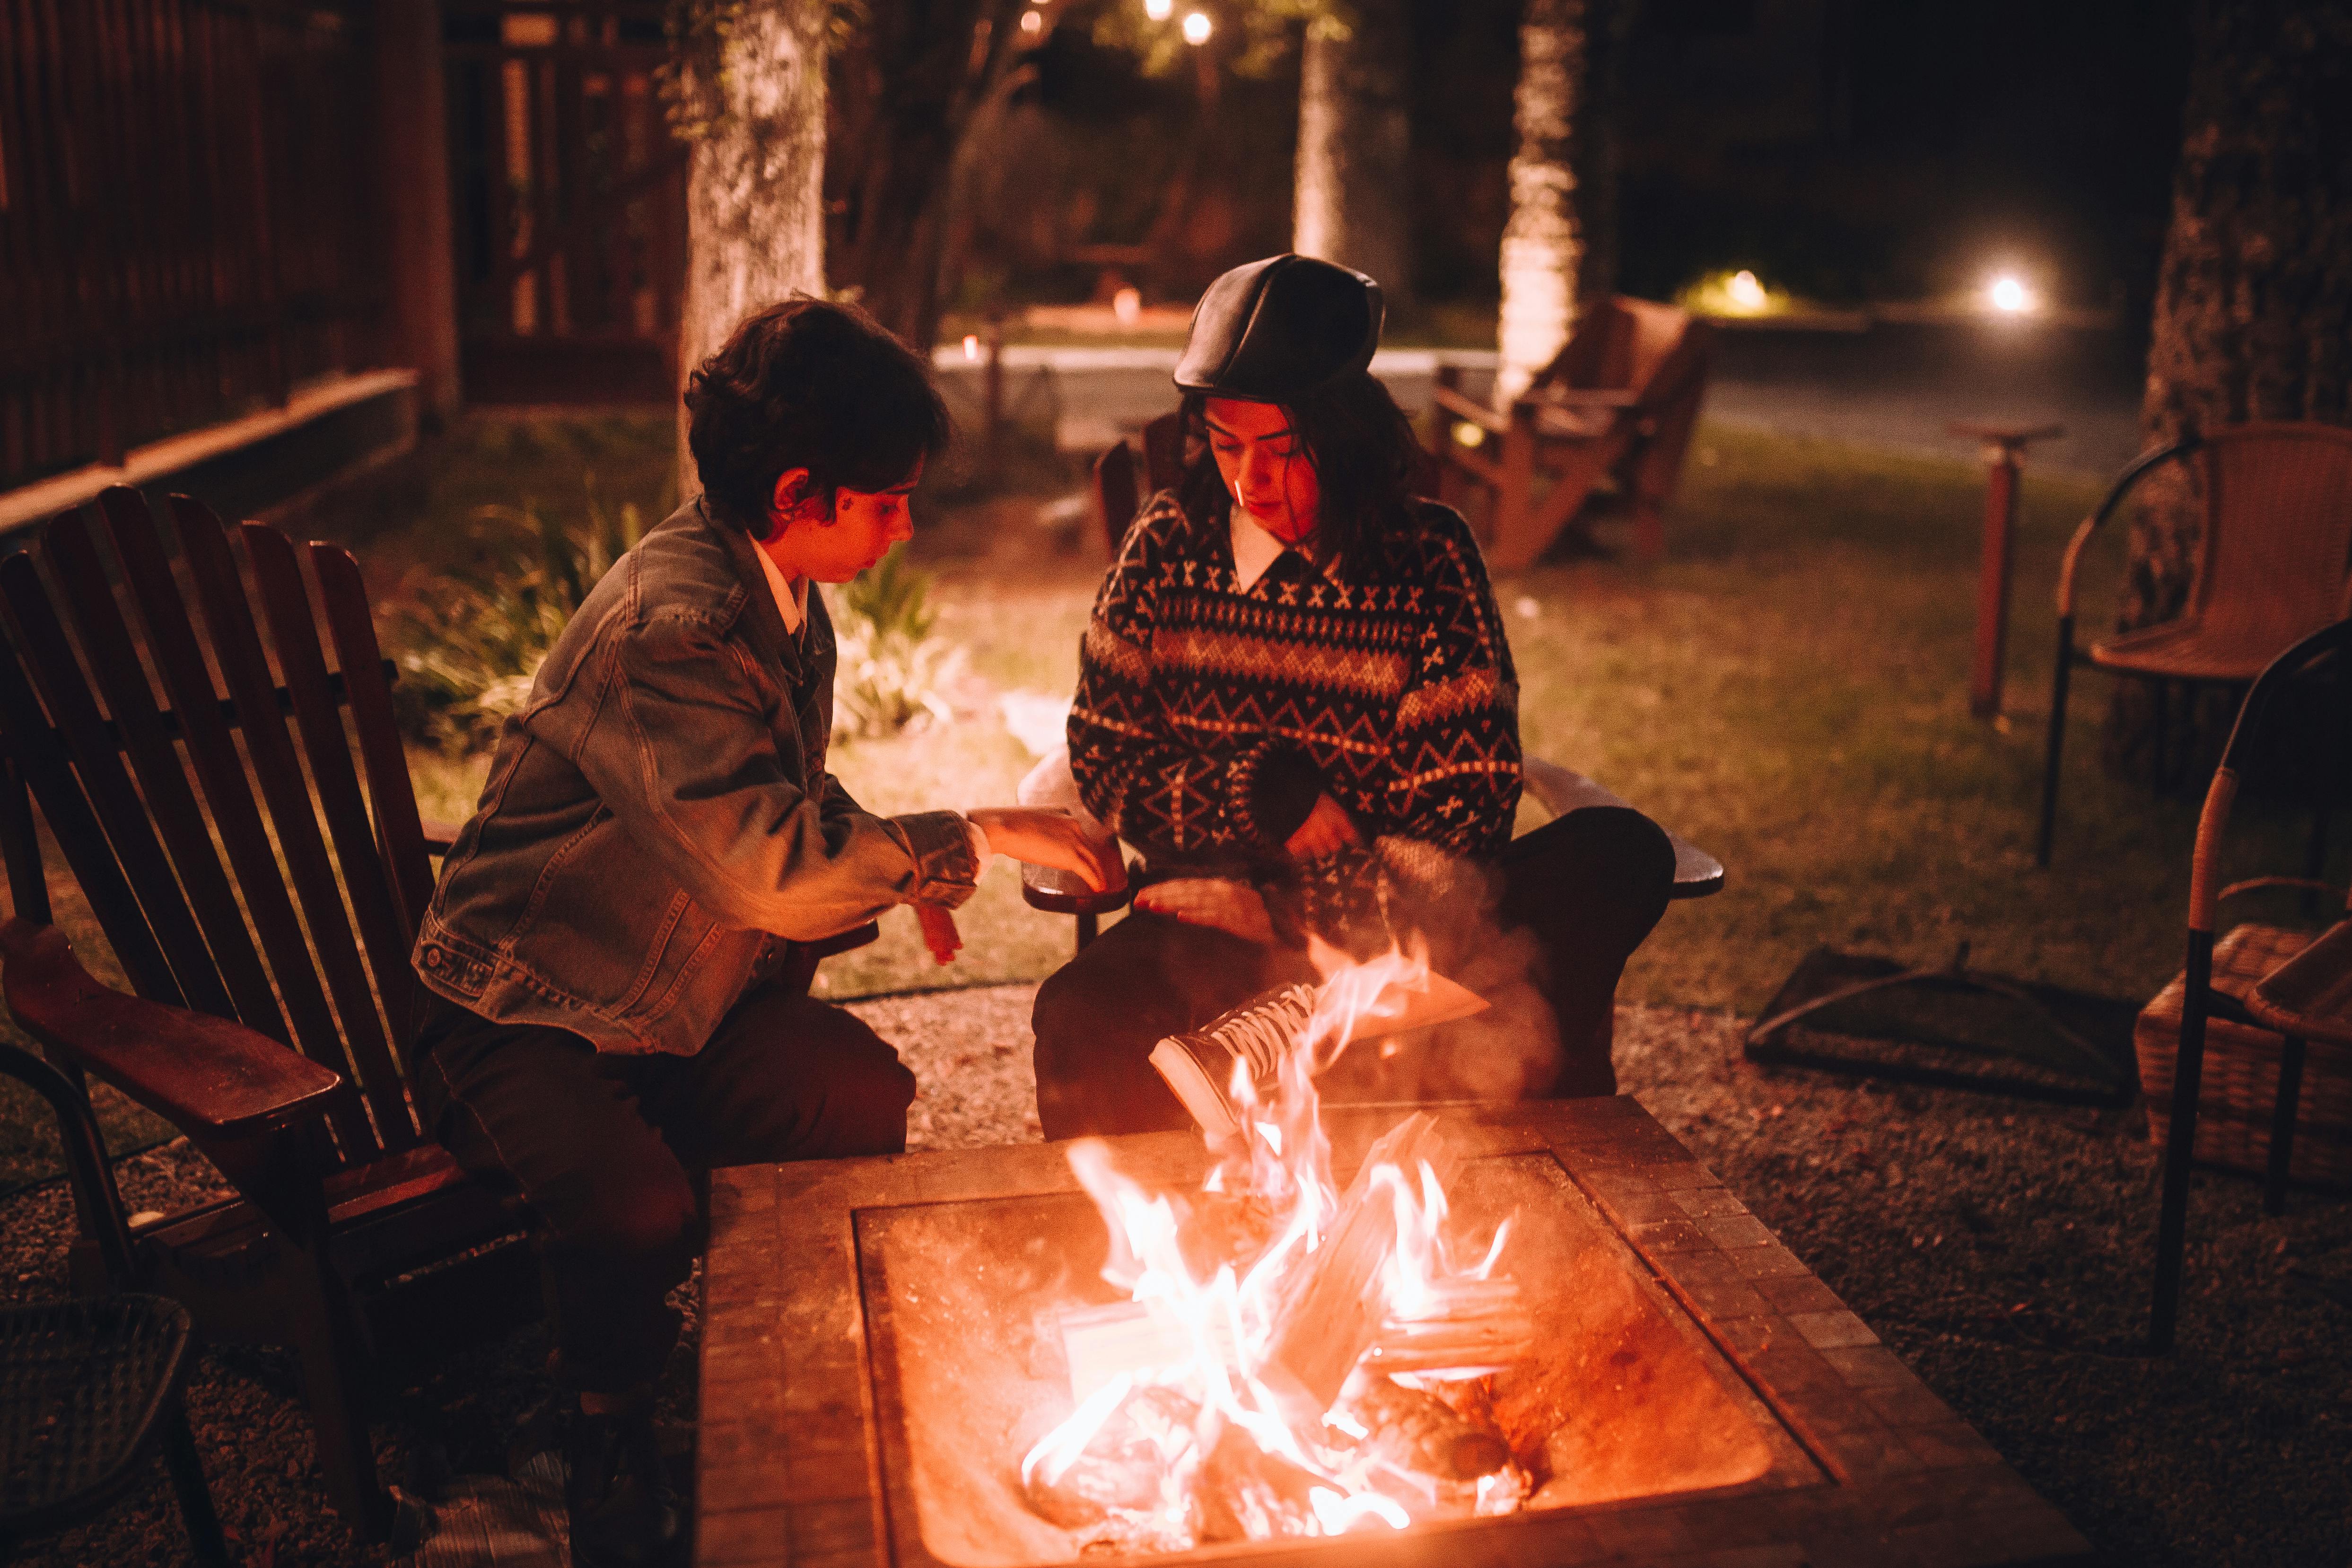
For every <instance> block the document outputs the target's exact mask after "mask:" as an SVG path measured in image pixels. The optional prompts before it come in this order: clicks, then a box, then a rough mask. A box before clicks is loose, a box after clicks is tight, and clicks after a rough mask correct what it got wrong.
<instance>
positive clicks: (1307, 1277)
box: [1260, 1110, 1454, 1418]
mask: <svg viewBox="0 0 2352 1568" xmlns="http://www.w3.org/2000/svg"><path fill="white" fill-rule="evenodd" d="M1424 1163H1426V1164H1428V1165H1429V1166H1430V1167H1431V1168H1432V1169H1433V1170H1434V1171H1435V1172H1436V1173H1437V1179H1438V1182H1439V1184H1441V1185H1443V1184H1444V1183H1445V1181H1446V1180H1447V1178H1448V1177H1449V1176H1450V1175H1451V1173H1452V1171H1453V1167H1454V1159H1453V1156H1452V1154H1451V1153H1450V1152H1449V1151H1448V1150H1447V1149H1446V1147H1445V1142H1444V1139H1443V1138H1442V1137H1441V1136H1440V1135H1439V1133H1438V1131H1437V1119H1436V1118H1435V1117H1433V1116H1431V1115H1430V1114H1429V1113H1428V1112H1427V1111H1425V1110H1423V1111H1415V1112H1414V1113H1413V1114H1412V1115H1411V1116H1408V1117H1406V1118H1405V1119H1404V1120H1403V1121H1400V1122H1398V1123H1397V1124H1396V1125H1395V1126H1394V1127H1392V1128H1391V1129H1390V1130H1389V1131H1388V1132H1387V1133H1386V1134H1385V1135H1383V1136H1382V1137H1381V1140H1380V1142H1377V1143H1375V1144H1373V1145H1372V1148H1371V1152H1370V1153H1368V1154H1366V1155H1365V1156H1364V1163H1363V1165H1362V1166H1361V1167H1360V1169H1358V1171H1357V1172H1356V1179H1355V1180H1354V1181H1352V1182H1350V1183H1349V1184H1348V1192H1347V1195H1346V1196H1345V1197H1344V1198H1342V1199H1341V1200H1340V1202H1339V1212H1338V1214H1337V1215H1335V1216H1334V1218H1333V1220H1332V1224H1331V1228H1330V1229H1329V1230H1328V1232H1326V1233H1325V1235H1324V1237H1323V1245H1322V1246H1321V1247H1318V1248H1316V1250H1315V1251H1313V1252H1311V1253H1309V1254H1308V1255H1307V1258H1305V1259H1304V1260H1303V1261H1302V1262H1301V1263H1300V1265H1299V1266H1298V1268H1297V1271H1296V1272H1295V1274H1294V1276H1293V1278H1292V1279H1291V1281H1290V1283H1289V1286H1288V1289H1286V1291H1285V1294H1284V1296H1283V1300H1282V1303H1281V1306H1280V1309H1279V1310H1278V1311H1277V1313H1276V1324H1277V1326H1276V1329H1275V1331H1274V1339H1273V1344H1272V1347H1271V1350H1270V1352H1269V1353H1268V1355H1267V1357H1266V1360H1265V1366H1264V1367H1263V1369H1262V1370H1261V1372H1260V1376H1261V1377H1262V1378H1263V1379H1264V1380H1265V1384H1266V1385H1267V1386H1268V1387H1270V1388H1272V1389H1274V1390H1275V1392H1276V1394H1277V1395H1278V1396H1279V1397H1281V1398H1282V1399H1283V1401H1284V1402H1285V1403H1286V1404H1289V1405H1296V1406H1297V1409H1298V1411H1299V1412H1300V1413H1302V1414H1304V1415H1307V1416H1308V1417H1309V1418H1312V1417H1316V1416H1320V1415H1322V1413H1323V1412H1324V1411H1326V1410H1328V1409H1330V1408H1331V1405H1332V1402H1333V1401H1334V1400H1336V1399H1338V1398H1339V1389H1340V1386H1341V1385H1342V1384H1345V1383H1346V1382H1347V1381H1348V1374H1349V1373H1350V1372H1352V1371H1354V1370H1355V1366H1356V1363H1357V1362H1359V1361H1360V1360H1361V1359H1363V1354H1364V1352H1366V1351H1367V1350H1369V1349H1370V1348H1371V1345H1372V1343H1373V1342H1374V1340H1375V1339H1377V1338H1378V1337H1379V1332H1380V1328H1381V1324H1380V1320H1379V1312H1380V1308H1379V1305H1378V1304H1377V1303H1376V1302H1375V1300H1374V1299H1373V1291H1372V1282H1373V1279H1374V1278H1375V1277H1376V1276H1377V1275H1378V1274H1379V1272H1380V1268H1381V1264H1382V1263H1383V1262H1385V1261H1386V1260H1387V1258H1388V1256H1389V1254H1390V1253H1391V1251H1392V1250H1394V1248H1395V1247H1396V1242H1397V1217H1396V1205H1395V1203H1394V1201H1393V1199H1392V1198H1391V1194H1390V1192H1389V1190H1388V1187H1387V1184H1386V1183H1385V1182H1384V1181H1383V1182H1375V1180H1374V1177H1375V1176H1376V1175H1377V1173H1379V1172H1380V1171H1381V1169H1382V1168H1384V1167H1393V1169H1394V1170H1395V1171H1396V1172H1397V1173H1400V1174H1401V1175H1402V1177H1403V1179H1404V1180H1405V1181H1407V1182H1409V1183H1411V1184H1413V1185H1414V1187H1415V1188H1416V1189H1418V1187H1419V1185H1420V1182H1421V1167H1422V1166H1423V1164H1424Z"/></svg>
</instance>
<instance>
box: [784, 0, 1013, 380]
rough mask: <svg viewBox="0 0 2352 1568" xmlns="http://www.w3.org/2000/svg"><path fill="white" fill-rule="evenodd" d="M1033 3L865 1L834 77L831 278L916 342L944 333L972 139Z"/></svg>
mask: <svg viewBox="0 0 2352 1568" xmlns="http://www.w3.org/2000/svg"><path fill="white" fill-rule="evenodd" d="M1026 8H1027V4H1026V0H899V3H898V4H894V5H876V6H872V7H870V8H869V11H868V15H867V20H866V25H865V26H863V27H862V28H860V29H859V31H858V34H857V37H856V41H855V42H854V43H852V44H851V45H850V46H849V47H848V48H847V49H846V50H845V53H844V56H843V58H842V61H841V70H840V72H839V75H838V78H837V82H836V85H837V87H838V89H839V92H840V97H841V103H840V113H839V115H838V117H837V118H836V121H835V131H836V132H837V136H836V140H835V144H834V167H833V169H832V171H831V177H830V179H828V181H827V182H826V183H827V184H828V185H829V186H830V187H831V189H832V191H833V195H834V208H835V219H834V224H833V228H832V234H831V242H832V243H831V251H830V256H831V260H832V275H833V280H834V283H835V287H838V288H853V289H856V290H857V296H858V302H859V303H860V304H862V305H864V306H865V307H866V310H870V311H872V312H873V314H874V317H875V319H876V320H877V321H880V322H881V323H882V324H883V325H884V326H886V327H887V328H889V329H890V330H891V331H894V332H896V333H898V336H900V337H901V338H903V339H905V340H906V341H907V342H908V345H909V346H911V347H913V348H915V349H917V350H919V351H920V352H924V353H929V350H930V348H931V345H932V343H933V342H935V341H936V340H937V339H938V337H939V329H940V261H941V258H942V256H943V254H944V252H945V249H946V244H947V236H948V232H949V227H950V211H949V208H950V203H951V201H952V199H953V195H954V192H955V189H956V181H955V179H954V174H955V171H956V166H957V162H958V159H959V156H960V155H961V153H963V152H964V149H965V144H966V141H967V139H968V138H969V137H971V136H972V135H973V134H975V133H976V132H980V131H981V128H982V127H983V126H984V125H986V124H988V123H991V122H992V117H990V116H988V115H985V114H983V112H982V111H983V110H985V109H986V108H988V107H989V106H990V105H992V103H996V102H997V101H998V100H999V99H1000V98H1001V97H1002V94H1001V92H1000V89H1002V88H1003V87H1004V86H1005V84H1006V79H1007V77H1008V75H1009V71H1010V67H1011V64H1012V61H1013V58H1014V55H1015V44H1016V42H1017V40H1018V39H1019V37H1020V36H1021V35H1020V26H1019V24H1020V20H1021V14H1022V12H1023V11H1024V9H1026Z"/></svg>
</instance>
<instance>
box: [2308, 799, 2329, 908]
mask: <svg viewBox="0 0 2352 1568" xmlns="http://www.w3.org/2000/svg"><path fill="white" fill-rule="evenodd" d="M2327 818H2328V810H2327V802H2326V800H2325V799H2324V798H2323V799H2322V800H2321V801H2320V802H2319V803H2318V804H2317V805H2314V806H2313V807H2312V808H2311V843H2310V845H2309V846H2308V847H2306V848H2305V850H2304V854H2303V875H2304V878H2305V880H2306V881H2313V882H2324V881H2326V880H2327ZM2318 914H2319V895H2318V894H2317V893H2315V892H2314V891H2312V890H2311V889H2308V888H2306V889H2304V892H2303V916H2304V919H2305V920H2314V919H2316V918H2317V917H2318Z"/></svg>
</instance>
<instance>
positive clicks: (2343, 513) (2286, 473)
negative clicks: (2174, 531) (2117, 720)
mask: <svg viewBox="0 0 2352 1568" xmlns="http://www.w3.org/2000/svg"><path fill="white" fill-rule="evenodd" d="M2173 462H2179V463H2182V464H2185V465H2189V467H2191V468H2192V469H2193V471H2194V474H2195V477H2196V479H2197V480H2198V481H2199V485H2200V489H2201V491H2202V494H2203V497H2204V503H2205V516H2204V527H2203V530H2202V539H2201V540H2200V545H2199V552H2198V560H2197V570H2196V575H2195V578H2194V580H2193V581H2192V582H2191V584H2190V585H2189V600H2188V603H2187V604H2186V605H2184V606H2183V607H2182V609H2181V612H2180V614H2179V615H2178V616H2174V617H2173V618H2172V619H2171V620H2168V621H2166V622H2164V623H2162V624H2161V625H2158V626H2143V627H2141V628H2140V629H2138V630H2137V631H2130V632H2124V633H2121V634H2119V635H2117V636H2116V637H2109V638H2107V639H2106V640H2105V641H2104V642H2096V643H2093V644H2092V645H2091V647H2090V648H2089V649H2088V650H2087V651H2083V650H2078V649H2077V648H2076V647H2074V598H2075V589H2074V578H2075V574H2076V573H2077V571H2078V570H2079V569H2080V567H2081V565H2082V561H2083V552H2084V549H2085V548H2086V547H2087V546H2088V545H2089V543H2090V542H2091V537H2092V535H2093V534H2095V533H2096V532H2097V531H2099V530H2100V528H2102V527H2103V526H2105V523H2106V521H2107V520H2108V519H2109V518H2110V517H2112V516H2114V515H2115V512H2116V509H2117V508H2118V507H2120V506H2121V505H2122V504H2123V502H2124V500H2125V499H2126V497H2127V496H2129V495H2130V494H2131V492H2132V491H2133V489H2135V488H2136V487H2137V485H2138V484H2139V482H2140V481H2141V480H2142V479H2146V478H2147V476H2148V475H2149V474H2151V473H2154V472H2155V471H2156V470H2157V469H2158V468H2163V467H2164V466H2165V465H2166V464H2168V463H2173ZM2348 564H2352V429H2345V428H2342V427H2339V426H2332V425H2314V424H2302V425H2289V424H2257V425H2234V426H2227V427H2225V428H2223V429H2220V430H2214V431H2210V432H2208V433H2206V434H2204V435H2201V436H2190V437H2189V438H2188V439H2186V440H2183V441H2178V442H2175V443H2174V444H2173V445H2171V446H2169V447H2161V448H2159V449H2158V450H2156V451H2153V452H2147V453H2144V454H2142V455H2141V456H2140V457H2139V458H2136V459H2134V460H2133V462H2132V465H2131V466H2130V467H2129V468H2126V469H2125V470H2124V471H2123V474H2122V476H2121V477H2120V478H2118V479H2116V482H2115V484H2114V486H2113V487H2112V488H2111V489H2109V490H2108V491H2107V494H2106V499H2105V500H2102V501H2101V502H2100V503H2099V507H2098V510H2096V511H2094V512H2093V513H2092V514H2091V515H2090V516H2089V517H2087V518H2085V519H2084V521H2083V523H2082V526H2081V527H2079V528H2077V529H2076V530H2075V531H2074V540H2073V541H2072V542H2070V543H2069V544H2068V545H2067V546H2066V556H2065V561H2064V563H2063V564H2062V565H2061V566H2060V568H2059V572H2058V652H2057V658H2056V660H2055V662H2054V664H2053V668H2052V670H2051V687H2050V735H2049V742H2048V746H2047V750H2046V752H2045V754H2044V761H2043V763H2042V826H2041V832H2040V836H2039V837H2038V838H2037V840H2036V842H2035V847H2034V862H2035V864H2037V865H2042V866H2047V865H2049V864H2050V847H2051V840H2052V838H2053V836H2054V834H2055V832H2056V828H2057V823H2058V781H2059V763H2060V762H2061V760H2062V757H2063V749H2064V745H2065V738H2066V696H2067V687H2068V684H2069V679H2070V678H2071V676H2072V675H2073V673H2074V667H2075V665H2077V664H2082V663H2088V664H2090V665H2091V666H2092V667H2094V668H2098V669H2105V670H2112V671H2114V672H2115V673H2116V674H2118V675H2133V676H2138V677H2140V678H2142V679H2147V680H2151V681H2153V682H2155V683H2156V691H2157V708H2156V737H2155V743H2156V767H2155V775H2156V777H2157V778H2158V779H2159V780H2161V779H2162V778H2163V776H2164V763H2165V757H2164V752H2165V750H2166V735H2165V718H2166V710H2167V708H2168V700H2167V698H2168V691H2169V688H2170V686H2171V683H2173V682H2175V681H2179V682H2181V683H2183V684H2195V683H2200V682H2203V683H2210V682H2223V683H2228V684H2231V685H2244V684H2245V683H2247V682H2249V681H2251V680H2252V679H2254V677H2255V676H2257V675H2259V674H2261V673H2262V671H2263V668H2264V667H2265V666H2267V665H2268V664H2269V663H2270V662H2271V661H2272V660H2273V659H2274V658H2277V657H2278V656H2279V654H2280V653H2281V652H2283V651H2284V649H2286V648H2287V647H2290V646H2292V645H2293V644H2294V642H2295V640H2296V639H2297V638H2299V637H2305V636H2308V635H2309V634H2310V633H2312V632H2314V631H2315V630H2317V629H2318V628H2319V627H2321V626H2326V625H2327V623H2329V622H2330V621H2333V620H2335V619H2336V617H2337V616H2341V615H2343V614H2344V613H2345V612H2346V610H2347V608H2352V604H2347V588H2352V578H2347V575H2346V572H2347V565H2348ZM2322 810H2323V813H2324V811H2325V808H2324V807H2323V808H2322ZM2325 826H2326V817H2325V816H2324V815H2323V816H2322V817H2321V818H2320V820H2319V822H2318V823H2317V824H2315V826H2314V830H2313V851H2314V854H2315V856H2316V855H2317V853H2318V852H2319V851H2320V850H2321V849H2323V848H2324V847H2325V841H2324V839H2323V838H2322V837H2321V834H2322V832H2323V831H2324V829H2325ZM2312 874H2313V875H2316V874H2317V868H2316V867H2315V866H2314V867H2313V868H2312Z"/></svg>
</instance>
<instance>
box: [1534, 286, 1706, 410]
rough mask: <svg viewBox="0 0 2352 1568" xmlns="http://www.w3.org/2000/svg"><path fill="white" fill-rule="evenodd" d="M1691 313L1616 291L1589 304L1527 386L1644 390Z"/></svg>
mask: <svg viewBox="0 0 2352 1568" xmlns="http://www.w3.org/2000/svg"><path fill="white" fill-rule="evenodd" d="M1690 327H1691V318H1690V316H1689V314H1688V313H1687V312H1685V311H1683V310H1676V309H1675V307H1674V306H1672V305H1661V304H1656V303H1654V302H1653V301H1651V300H1633V299H1629V298H1627V297H1625V296H1624V295H1622V294H1621V295H1617V296H1614V297H1612V298H1611V299H1608V300H1598V301H1595V302H1594V303H1593V304H1591V305H1590V306H1587V307H1586V309H1585V311H1584V314H1583V316H1582V318H1581V319H1580V320H1579V321H1578V322H1577V324H1576V331H1573V332H1572V333H1570V335H1569V340H1568V342H1566V343H1565V344H1564V345H1562V347H1561V348H1560V351H1559V353H1558V354H1557V355H1555V356H1554V357H1553V359H1552V362H1551V363H1550V364H1549V365H1547V366H1545V367H1544V370H1543V374H1540V375H1538V376H1537V377H1536V379H1535V381H1534V383H1533V384H1531V385H1530V386H1529V388H1528V391H1529V393H1530V395H1536V396H1540V395H1542V392H1543V389H1544V388H1546V387H1549V386H1559V387H1573V388H1577V389H1579V390H1584V391H1595V390H1620V389H1622V390H1625V391H1631V392H1640V393H1643V394H1645V395H1646V394H1647V392H1648V391H1649V389H1650V387H1651V384H1652V383H1653V382H1654V381H1655V380H1656V379H1657V376H1658V373H1659V372H1660V371H1661V370H1662V369H1664V367H1665V366H1666V363H1667V361H1668V360H1669V358H1670V357H1671V356H1672V355H1673V354H1674V353H1675V350H1676V349H1678V348H1680V347H1681V346H1682V344H1683V342H1684V340H1685V338H1686V337H1687V336H1688V335H1689V332H1690Z"/></svg>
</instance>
